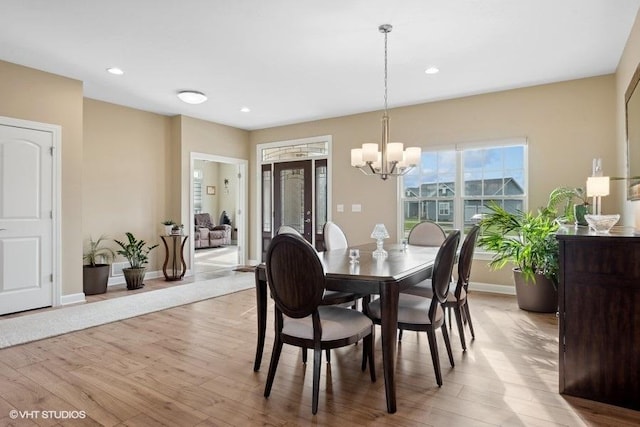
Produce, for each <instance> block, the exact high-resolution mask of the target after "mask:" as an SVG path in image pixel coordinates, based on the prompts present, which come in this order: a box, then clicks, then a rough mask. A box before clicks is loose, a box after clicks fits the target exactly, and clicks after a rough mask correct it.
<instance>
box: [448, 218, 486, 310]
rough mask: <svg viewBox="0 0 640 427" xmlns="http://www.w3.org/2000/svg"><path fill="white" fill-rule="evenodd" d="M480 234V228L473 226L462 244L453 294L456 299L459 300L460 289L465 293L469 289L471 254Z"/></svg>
mask: <svg viewBox="0 0 640 427" xmlns="http://www.w3.org/2000/svg"><path fill="white" fill-rule="evenodd" d="M478 234H480V226H478V225H474V226H473V227H472V228H471V230H470V231H469V233H468V234H467V236H466V237H465V238H464V242H462V248H461V249H460V256H459V257H458V282H457V283H456V290H455V292H454V294H455V296H456V298H460V294H461V292H462V289H463V288H464V290H465V292H466V291H467V289H468V287H469V277H471V264H472V263H473V253H474V251H475V249H476V240H478Z"/></svg>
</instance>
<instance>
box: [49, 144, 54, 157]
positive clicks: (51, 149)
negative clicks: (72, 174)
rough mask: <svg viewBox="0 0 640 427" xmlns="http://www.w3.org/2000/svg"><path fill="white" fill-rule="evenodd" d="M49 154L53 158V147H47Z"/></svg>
mask: <svg viewBox="0 0 640 427" xmlns="http://www.w3.org/2000/svg"><path fill="white" fill-rule="evenodd" d="M49 154H51V155H52V156H53V145H52V146H51V147H49Z"/></svg>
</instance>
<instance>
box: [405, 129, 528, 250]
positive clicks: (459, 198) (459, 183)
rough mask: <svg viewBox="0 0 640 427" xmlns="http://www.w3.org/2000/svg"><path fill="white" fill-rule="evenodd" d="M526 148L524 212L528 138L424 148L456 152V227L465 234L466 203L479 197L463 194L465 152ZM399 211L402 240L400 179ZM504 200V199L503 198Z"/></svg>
mask: <svg viewBox="0 0 640 427" xmlns="http://www.w3.org/2000/svg"><path fill="white" fill-rule="evenodd" d="M516 145H519V146H524V152H523V159H522V160H523V174H524V186H523V192H524V194H523V196H522V197H520V196H518V199H522V200H523V210H524V211H527V210H528V203H529V149H528V148H529V146H528V140H527V138H526V137H515V138H507V139H493V140H484V141H473V142H460V143H455V144H452V145H438V146H429V147H422V151H423V152H437V151H455V155H456V182H455V196H454V197H453V200H452V201H453V208H454V218H453V223H454V227H455V228H458V229H460V230H461V232H464V212H463V210H464V201H465V199H467V198H477V196H467V195H464V194H462V193H463V191H464V189H463V185H464V170H463V164H462V153H463V152H464V151H465V150H473V149H481V148H492V147H509V146H516ZM397 195H398V197H397V200H398V203H397V205H398V210H397V218H398V220H397V224H398V227H397V235H398V236H399V238H400V239H402V238H403V237H404V205H405V203H404V202H405V198H404V178H401V179H398V191H397ZM502 198H504V197H502ZM436 200H437V199H436Z"/></svg>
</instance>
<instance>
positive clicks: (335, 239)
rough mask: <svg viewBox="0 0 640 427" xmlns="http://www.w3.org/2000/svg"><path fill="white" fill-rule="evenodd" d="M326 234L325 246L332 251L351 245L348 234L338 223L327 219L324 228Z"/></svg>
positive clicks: (323, 231)
mask: <svg viewBox="0 0 640 427" xmlns="http://www.w3.org/2000/svg"><path fill="white" fill-rule="evenodd" d="M322 233H323V235H324V247H325V249H326V250H328V251H330V250H333V249H346V248H347V247H349V243H348V242H347V236H345V235H344V232H343V231H342V229H341V228H340V227H338V225H336V223H334V222H332V221H327V222H326V223H325V224H324V227H323V229H322Z"/></svg>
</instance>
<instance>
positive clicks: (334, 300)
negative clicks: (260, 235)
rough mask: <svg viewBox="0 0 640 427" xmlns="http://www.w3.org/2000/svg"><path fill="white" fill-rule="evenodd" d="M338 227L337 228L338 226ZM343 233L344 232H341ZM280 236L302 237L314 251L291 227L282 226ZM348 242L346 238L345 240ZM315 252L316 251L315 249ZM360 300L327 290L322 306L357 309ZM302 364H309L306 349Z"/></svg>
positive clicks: (328, 356)
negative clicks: (357, 302)
mask: <svg viewBox="0 0 640 427" xmlns="http://www.w3.org/2000/svg"><path fill="white" fill-rule="evenodd" d="M336 227H337V226H336ZM340 231H342V230H340ZM280 234H290V235H294V236H298V237H300V238H301V239H302V240H303V241H305V242H306V243H308V244H309V246H310V247H311V248H312V249H313V246H311V244H310V243H309V242H308V241H307V240H306V239H305V238H304V236H303V235H302V234H300V232H298V230H296V229H295V228H293V227H291V226H289V225H281V226H280V227H279V228H278V230H277V231H276V235H280ZM345 240H346V238H345ZM313 250H314V251H315V249H313ZM359 298H360V296H359V295H356V294H354V293H351V292H341V291H330V290H328V289H326V290H325V291H324V295H323V297H322V305H343V306H347V304H348V306H350V307H352V308H355V306H356V301H357V300H358V299H359ZM302 362H303V363H307V351H306V350H305V349H303V350H302ZM327 363H331V352H330V351H329V350H327Z"/></svg>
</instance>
